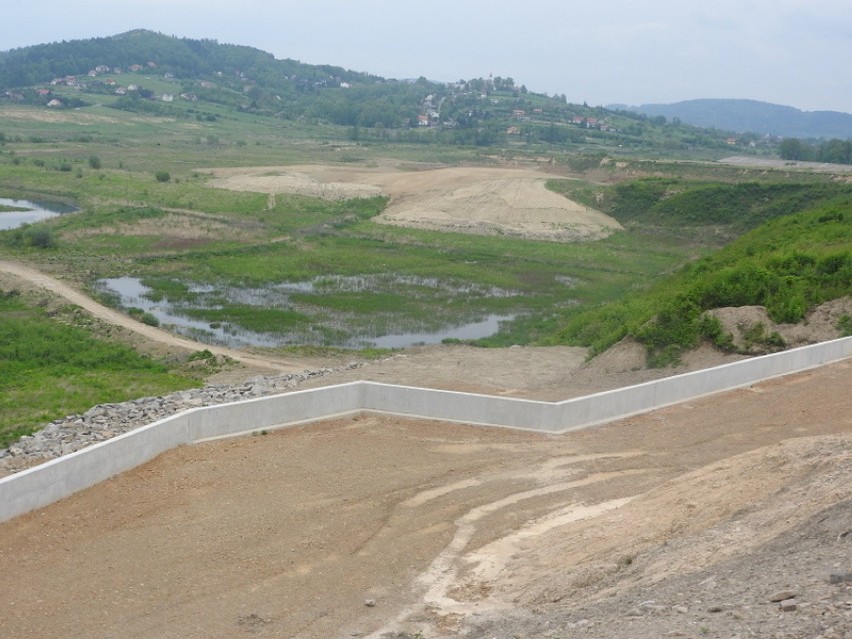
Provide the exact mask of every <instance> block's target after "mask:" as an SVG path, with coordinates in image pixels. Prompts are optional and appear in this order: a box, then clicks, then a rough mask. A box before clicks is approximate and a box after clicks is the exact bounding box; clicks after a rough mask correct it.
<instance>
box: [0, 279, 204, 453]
mask: <svg viewBox="0 0 852 639" xmlns="http://www.w3.org/2000/svg"><path fill="white" fill-rule="evenodd" d="M198 384H199V381H198V380H197V379H193V378H191V377H190V376H188V375H186V374H182V373H180V372H178V371H176V370H174V369H173V368H171V367H170V366H169V365H167V364H165V363H162V362H157V361H155V360H153V359H151V358H148V357H143V356H141V355H139V354H138V353H137V352H135V351H134V350H133V349H131V348H130V347H128V346H123V345H120V344H118V343H115V342H111V341H107V340H104V339H102V338H99V337H97V336H96V335H95V334H94V333H93V332H92V331H91V330H90V328H88V327H87V326H86V320H85V317H84V316H83V315H82V314H81V313H79V312H76V311H75V310H74V309H73V308H71V307H65V308H63V309H60V310H59V311H54V312H52V313H50V314H49V313H48V312H47V311H46V310H45V308H43V307H42V306H40V305H39V304H38V303H36V302H35V301H34V300H32V299H27V298H25V297H24V296H23V295H20V294H18V293H16V292H14V291H5V292H4V291H0V447H3V446H7V445H9V444H10V443H12V442H14V441H16V440H17V439H18V438H20V437H21V436H22V435H27V434H29V433H31V432H33V431H34V430H35V429H37V428H38V427H40V426H41V425H43V424H44V423H45V422H48V421H50V420H52V419H56V418H58V417H62V416H64V415H70V414H74V413H80V412H83V411H85V410H87V409H88V408H90V407H91V406H93V405H95V404H100V403H104V402H116V401H124V400H128V399H133V398H136V397H144V396H147V395H159V394H163V393H167V392H170V391H173V390H177V389H183V388H189V387H192V386H197V385H198Z"/></svg>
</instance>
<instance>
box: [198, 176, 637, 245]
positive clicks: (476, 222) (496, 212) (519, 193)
mask: <svg viewBox="0 0 852 639" xmlns="http://www.w3.org/2000/svg"><path fill="white" fill-rule="evenodd" d="M208 171H209V172H210V173H212V175H213V179H212V180H211V181H210V185H211V186H215V187H218V188H225V189H232V190H236V191H254V192H257V193H269V194H270V203H272V202H274V197H275V194H278V193H298V194H301V195H311V196H315V197H323V198H327V199H333V200H336V199H347V198H353V197H372V196H375V195H387V196H389V197H390V201H389V203H388V207H387V209H386V210H385V211H384V212H383V213H381V214H380V215H379V216H377V217H376V218H374V220H375V221H376V222H381V223H384V224H394V225H399V226H407V227H412V228H421V229H430V230H440V231H456V232H462V233H479V234H501V235H515V236H520V237H526V238H531V239H545V240H557V241H575V240H581V239H595V238H600V237H604V236H606V235H609V234H610V233H611V232H612V231H614V230H616V229H619V228H621V225H620V224H619V223H618V222H617V221H616V220H615V219H613V218H611V217H609V216H608V215H605V214H603V213H601V212H599V211H596V210H594V209H591V208H589V207H586V206H583V205H581V204H578V203H577V202H573V201H571V200H569V199H567V198H565V197H563V196H561V195H558V194H556V193H553V192H551V191H548V190H547V189H546V188H545V182H546V180H547V178H548V177H549V176H548V175H547V174H545V173H542V172H540V171H536V170H533V169H521V168H479V167H453V168H431V167H417V168H416V170H415V167H413V166H412V165H410V164H407V165H404V166H401V165H397V164H394V163H391V162H385V163H381V164H380V165H378V166H377V167H375V168H364V167H360V166H331V165H300V166H285V167H251V168H217V169H209V170H208Z"/></svg>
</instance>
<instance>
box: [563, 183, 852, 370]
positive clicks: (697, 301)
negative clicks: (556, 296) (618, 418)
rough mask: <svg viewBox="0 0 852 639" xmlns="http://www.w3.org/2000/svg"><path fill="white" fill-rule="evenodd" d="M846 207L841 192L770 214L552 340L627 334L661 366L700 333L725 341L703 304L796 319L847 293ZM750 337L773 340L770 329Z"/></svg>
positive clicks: (592, 341)
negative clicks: (798, 209) (801, 208)
mask: <svg viewBox="0 0 852 639" xmlns="http://www.w3.org/2000/svg"><path fill="white" fill-rule="evenodd" d="M850 207H852V197H850V196H849V195H845V196H840V197H838V198H837V199H835V200H833V201H831V203H826V204H823V205H822V206H820V207H818V208H815V209H812V210H810V211H807V212H803V213H797V214H793V215H787V216H783V217H779V218H777V219H774V220H771V221H770V222H767V223H766V224H764V225H762V226H760V227H758V228H756V229H754V230H752V231H750V232H748V233H746V234H744V235H743V236H742V237H740V238H739V239H737V240H736V241H734V242H733V243H732V244H730V245H729V246H727V247H725V248H723V249H722V250H720V251H718V252H717V253H714V254H712V255H708V256H706V257H704V258H702V259H700V260H698V261H697V262H694V263H692V264H689V265H687V266H685V267H684V268H682V269H681V270H680V272H678V273H677V274H676V275H674V276H672V277H671V278H667V279H666V280H664V281H662V282H660V283H658V284H657V285H655V286H654V287H653V288H652V289H651V290H649V291H646V292H643V293H639V294H633V295H629V296H627V297H626V298H625V299H623V300H622V301H620V302H617V303H614V304H609V305H606V306H602V307H599V308H596V309H591V310H588V311H584V312H582V313H579V314H578V315H576V316H574V317H572V318H570V320H569V321H568V322H567V323H566V325H565V326H563V327H562V328H561V329H560V330H559V331H558V332H557V334H556V335H555V336H554V337H553V341H557V342H558V341H561V342H568V343H579V344H584V345H588V346H591V347H592V348H593V349H594V351H595V352H600V351H602V350H604V349H606V348H607V347H608V346H610V345H611V344H613V343H615V342H616V341H618V340H619V339H621V338H622V337H625V336H627V335H630V336H633V337H635V338H636V339H638V340H639V341H640V342H642V343H643V344H645V345H646V347H647V348H648V353H649V363H651V364H653V365H665V364H668V363H671V362H674V361H677V359H678V357H679V355H680V353H681V352H682V351H683V350H684V349H686V348H690V347H692V346H694V345H696V344H697V343H698V341H699V340H700V339H702V338H707V339H710V340H712V341H714V342H716V343H717V345H720V346H724V345H725V338H724V336H722V335H721V334H720V332H719V326H718V324H717V323H714V322H712V321H710V320H707V319H706V318H705V317H704V315H703V313H704V311H706V310H709V309H713V308H721V307H726V306H744V305H762V306H765V307H766V309H767V311H768V313H769V315H770V317H771V318H772V319H773V320H774V321H776V322H798V321H801V320H802V319H803V318H804V315H805V312H806V311H807V310H808V309H809V308H812V307H813V306H815V305H817V304H819V303H821V302H824V301H826V300H830V299H834V298H837V297H842V296H844V295H850V294H852V248H850V238H852V228H850V226H852V220H850V219H849V217H848V216H845V215H844V214H843V211H848V210H850ZM752 338H753V340H754V341H760V340H763V341H764V343H767V342H768V343H769V344H770V345H772V343H773V342H775V345H780V344H778V343H777V341H778V340H777V338H775V337H774V336H772V335H762V334H761V335H758V334H755V335H753V336H752Z"/></svg>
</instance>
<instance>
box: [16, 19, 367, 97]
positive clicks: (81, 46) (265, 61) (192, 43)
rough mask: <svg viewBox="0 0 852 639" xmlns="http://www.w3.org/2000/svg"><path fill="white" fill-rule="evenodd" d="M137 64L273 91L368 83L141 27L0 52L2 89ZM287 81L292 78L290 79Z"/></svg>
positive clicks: (361, 76) (358, 76)
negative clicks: (291, 85) (248, 82)
mask: <svg viewBox="0 0 852 639" xmlns="http://www.w3.org/2000/svg"><path fill="white" fill-rule="evenodd" d="M135 65H138V66H139V67H142V68H147V69H154V68H156V69H157V70H158V72H160V73H172V74H174V75H175V76H176V77H184V78H202V77H208V76H209V77H217V78H220V79H221V78H237V79H239V78H240V77H241V76H242V77H243V78H246V77H250V78H252V79H253V80H254V81H255V82H257V83H258V84H262V85H263V86H265V87H269V88H274V87H276V86H278V87H282V88H283V87H286V84H287V83H288V82H294V81H299V82H302V83H311V84H313V83H319V84H320V85H322V84H324V83H328V82H330V81H335V82H337V83H338V84H339V83H340V82H349V83H357V82H371V81H373V80H374V79H375V78H373V77H372V76H369V75H367V74H365V73H357V72H354V71H348V70H346V69H343V68H341V67H334V66H315V65H310V64H303V63H301V62H297V61H295V60H276V59H275V57H274V56H273V55H272V54H270V53H266V52H264V51H261V50H259V49H255V48H252V47H246V46H238V45H233V44H220V43H219V42H217V41H216V40H190V39H187V38H175V37H170V36H166V35H163V34H161V33H154V32H153V31H147V30H144V29H138V30H136V31H128V32H127V33H122V34H120V35H116V36H111V37H106V38H93V39H90V40H72V41H70V42H56V43H52V44H39V45H35V46H30V47H24V48H20V49H13V50H11V51H5V52H0V89H3V90H5V89H9V88H12V87H24V86H30V85H34V84H39V83H45V82H50V81H51V80H52V79H54V78H61V77H65V76H85V75H87V74H88V73H89V72H90V71H92V70H94V69H98V68H104V67H108V68H109V70H110V71H111V72H115V69H118V70H120V71H129V70H131V68H136V66H135ZM291 78H292V79H293V80H291Z"/></svg>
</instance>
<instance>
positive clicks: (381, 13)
mask: <svg viewBox="0 0 852 639" xmlns="http://www.w3.org/2000/svg"><path fill="white" fill-rule="evenodd" d="M4 4H6V3H4ZM140 28H144V29H150V30H152V31H159V32H161V33H164V34H167V35H175V36H178V37H186V38H211V39H215V40H218V41H219V42H222V43H228V44H240V45H247V46H252V47H256V48H258V49H262V50H264V51H268V52H270V53H272V54H273V55H274V56H275V57H276V58H282V59H283V58H291V59H294V60H299V61H301V62H306V63H309V64H331V65H335V66H341V67H345V68H347V69H352V70H355V71H364V72H368V73H371V74H374V75H378V76H382V77H386V78H400V79H402V78H417V77H420V76H425V77H426V78H428V79H430V80H435V81H447V82H449V81H456V80H460V79H471V78H476V77H488V76H489V75H490V74H493V75H494V76H495V77H496V76H501V77H503V78H509V77H510V78H513V79H514V80H515V81H516V83H518V84H524V85H525V86H526V87H527V88H528V89H529V90H530V91H535V92H538V93H547V94H549V95H554V94H556V95H563V94H564V95H565V96H566V98H567V99H568V101H569V102H573V103H583V102H586V103H588V104H589V105H591V106H598V105H607V104H613V103H619V104H627V105H634V106H638V105H640V104H647V103H660V102H661V103H669V102H678V101H681V100H690V99H696V98H745V99H753V100H762V101H765V102H772V103H775V104H783V105H787V106H793V107H796V108H799V109H802V110H806V111H817V110H832V111H843V112H846V113H852V0H582V1H578V0H516V1H513V2H508V1H506V0H418V1H417V2H415V1H413V0H295V1H293V0H241V1H236V0H74V1H73V2H63V3H59V2H56V0H24V1H14V2H9V3H8V6H4V8H3V17H2V21H0V51H6V50H8V49H13V48H18V47H24V46H28V45H32V44H42V43H47V42H57V41H62V40H76V39H81V38H83V39H85V38H94V37H105V36H110V35H116V34H119V33H123V32H125V31H129V30H131V29H140Z"/></svg>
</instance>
